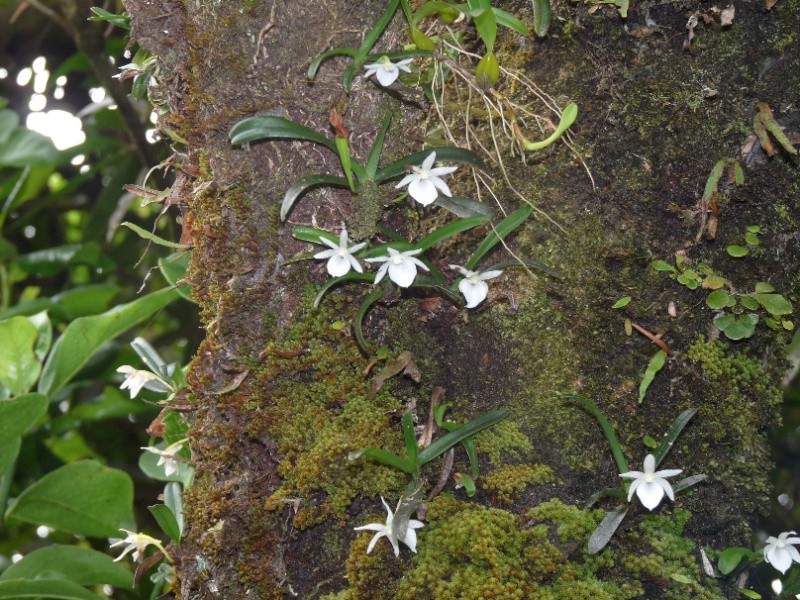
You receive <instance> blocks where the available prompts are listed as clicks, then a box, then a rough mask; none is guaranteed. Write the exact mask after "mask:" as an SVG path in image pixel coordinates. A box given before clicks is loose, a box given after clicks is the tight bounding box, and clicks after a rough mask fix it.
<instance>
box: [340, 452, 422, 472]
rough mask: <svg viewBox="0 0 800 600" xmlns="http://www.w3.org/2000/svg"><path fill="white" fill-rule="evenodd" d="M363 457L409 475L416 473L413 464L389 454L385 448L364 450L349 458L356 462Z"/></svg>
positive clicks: (353, 453) (354, 453) (391, 453)
mask: <svg viewBox="0 0 800 600" xmlns="http://www.w3.org/2000/svg"><path fill="white" fill-rule="evenodd" d="M361 456H366V457H367V458H371V459H372V460H377V461H378V462H382V463H383V464H385V465H389V466H390V467H394V468H395V469H400V470H401V471H403V472H404V473H408V474H409V475H414V473H415V469H414V466H413V465H412V464H411V463H409V462H408V461H407V460H403V459H402V458H400V457H399V456H397V454H394V453H393V452H389V451H388V450H384V449H383V448H365V449H364V450H359V451H358V452H351V453H350V454H349V455H348V458H349V459H350V460H356V459H357V458H360V457H361Z"/></svg>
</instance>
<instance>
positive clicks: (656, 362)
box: [639, 350, 667, 404]
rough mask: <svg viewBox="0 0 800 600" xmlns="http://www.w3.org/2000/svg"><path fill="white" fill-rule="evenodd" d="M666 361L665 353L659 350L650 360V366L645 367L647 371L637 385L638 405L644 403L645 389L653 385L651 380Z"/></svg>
mask: <svg viewBox="0 0 800 600" xmlns="http://www.w3.org/2000/svg"><path fill="white" fill-rule="evenodd" d="M666 360H667V353H666V352H664V351H663V350H659V351H658V352H656V353H655V355H654V356H653V358H651V359H650V364H648V365H647V370H646V371H645V372H644V377H642V381H641V383H640V384H639V404H641V403H642V402H643V401H644V396H645V394H646V393H647V388H649V387H650V384H651V383H653V379H655V376H656V375H657V374H658V372H659V371H660V370H661V369H662V368H663V367H664V362H665V361H666Z"/></svg>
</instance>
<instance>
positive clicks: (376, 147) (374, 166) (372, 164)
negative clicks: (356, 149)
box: [366, 113, 392, 179]
mask: <svg viewBox="0 0 800 600" xmlns="http://www.w3.org/2000/svg"><path fill="white" fill-rule="evenodd" d="M391 122H392V114H391V113H389V114H388V115H386V118H385V119H384V120H383V125H381V128H380V130H379V131H378V135H377V136H375V141H374V142H372V148H370V150H369V156H368V157H367V167H366V173H367V177H368V178H369V179H375V173H377V172H378V161H380V159H381V152H382V151H383V143H384V140H385V138H386V132H387V131H388V129H389V125H390V124H391Z"/></svg>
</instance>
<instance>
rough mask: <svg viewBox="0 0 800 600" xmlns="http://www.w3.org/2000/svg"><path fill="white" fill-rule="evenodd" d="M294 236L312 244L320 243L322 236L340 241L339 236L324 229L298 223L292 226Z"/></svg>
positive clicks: (335, 241) (336, 241)
mask: <svg viewBox="0 0 800 600" xmlns="http://www.w3.org/2000/svg"><path fill="white" fill-rule="evenodd" d="M292 236H294V237H295V238H297V239H298V240H300V241H303V242H310V243H312V244H319V243H320V241H319V239H320V238H325V239H326V240H330V241H331V242H334V243H336V244H338V243H339V236H338V235H336V234H334V233H331V232H330V231H325V230H324V229H317V228H316V227H308V226H307V225H298V226H296V227H294V228H292Z"/></svg>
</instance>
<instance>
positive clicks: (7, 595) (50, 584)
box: [0, 579, 106, 600]
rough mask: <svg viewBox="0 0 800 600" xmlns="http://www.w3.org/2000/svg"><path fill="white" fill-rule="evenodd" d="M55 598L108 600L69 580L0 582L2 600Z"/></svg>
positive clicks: (63, 599)
mask: <svg viewBox="0 0 800 600" xmlns="http://www.w3.org/2000/svg"><path fill="white" fill-rule="evenodd" d="M12 598H13V599H18V598H36V599H37V600H38V599H42V598H55V599H56V600H106V597H105V596H98V595H97V594H94V593H92V592H90V591H89V590H87V589H86V588H85V587H82V586H80V585H78V584H77V583H75V582H74V581H70V580H68V579H8V580H4V581H0V600H5V599H9V600H10V599H12Z"/></svg>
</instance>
